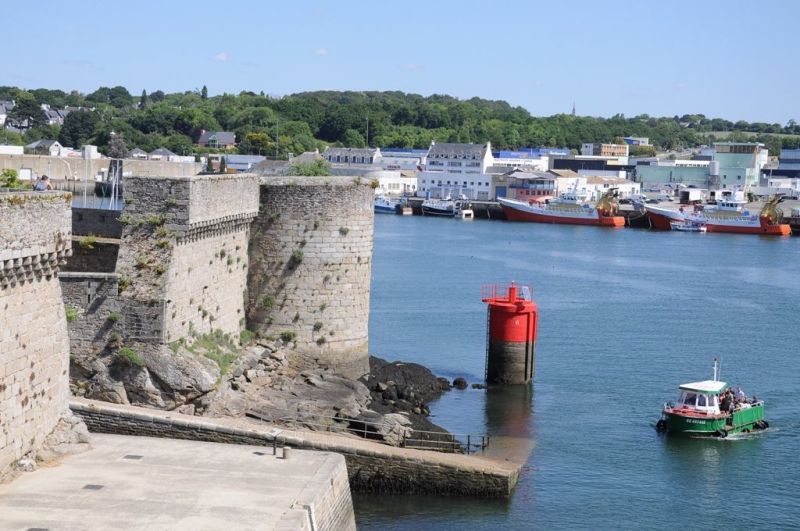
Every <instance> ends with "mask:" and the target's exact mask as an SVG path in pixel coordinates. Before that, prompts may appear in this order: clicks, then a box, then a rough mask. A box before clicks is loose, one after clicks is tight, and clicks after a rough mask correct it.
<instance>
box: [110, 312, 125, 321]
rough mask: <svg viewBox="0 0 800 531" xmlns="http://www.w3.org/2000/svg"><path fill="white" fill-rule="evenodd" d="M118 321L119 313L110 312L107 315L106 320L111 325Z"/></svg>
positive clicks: (120, 316)
mask: <svg viewBox="0 0 800 531" xmlns="http://www.w3.org/2000/svg"><path fill="white" fill-rule="evenodd" d="M120 319H122V315H121V314H120V313H119V312H111V313H110V314H108V320H109V321H111V322H112V323H116V322H117V321H119V320H120Z"/></svg>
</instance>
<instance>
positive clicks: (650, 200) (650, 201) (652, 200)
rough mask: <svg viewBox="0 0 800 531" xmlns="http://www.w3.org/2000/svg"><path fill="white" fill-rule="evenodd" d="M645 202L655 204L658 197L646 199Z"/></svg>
mask: <svg viewBox="0 0 800 531" xmlns="http://www.w3.org/2000/svg"><path fill="white" fill-rule="evenodd" d="M645 202H646V203H649V204H651V205H657V204H658V199H648V200H647V201H645Z"/></svg>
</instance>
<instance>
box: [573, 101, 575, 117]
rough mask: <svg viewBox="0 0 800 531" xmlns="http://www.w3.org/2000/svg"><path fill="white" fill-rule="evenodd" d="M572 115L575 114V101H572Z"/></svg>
mask: <svg viewBox="0 0 800 531" xmlns="http://www.w3.org/2000/svg"><path fill="white" fill-rule="evenodd" d="M572 116H575V101H574V100H573V101H572Z"/></svg>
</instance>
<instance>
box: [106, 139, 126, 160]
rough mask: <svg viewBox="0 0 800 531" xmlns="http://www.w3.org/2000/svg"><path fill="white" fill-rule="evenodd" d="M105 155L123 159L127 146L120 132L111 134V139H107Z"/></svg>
mask: <svg viewBox="0 0 800 531" xmlns="http://www.w3.org/2000/svg"><path fill="white" fill-rule="evenodd" d="M106 155H108V157H110V158H112V159H124V158H125V157H127V156H128V146H127V144H126V143H125V139H124V138H122V135H121V134H119V133H117V134H112V135H111V139H110V140H109V141H108V148H107V149H106Z"/></svg>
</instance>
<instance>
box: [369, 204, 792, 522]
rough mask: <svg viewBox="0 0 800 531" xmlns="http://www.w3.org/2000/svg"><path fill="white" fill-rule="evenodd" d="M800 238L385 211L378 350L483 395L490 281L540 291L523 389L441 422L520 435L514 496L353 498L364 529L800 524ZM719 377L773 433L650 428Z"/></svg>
mask: <svg viewBox="0 0 800 531" xmlns="http://www.w3.org/2000/svg"><path fill="white" fill-rule="evenodd" d="M798 273H800V238H770V237H761V236H751V235H725V234H719V235H718V234H697V233H678V232H654V231H647V230H634V229H616V230H615V229H602V228H597V227H574V226H566V225H543V224H534V223H509V222H499V221H485V220H475V221H466V222H465V221H460V220H451V219H433V218H425V217H416V216H415V217H411V218H409V217H401V216H377V217H376V220H375V253H374V262H373V280H372V300H371V304H372V306H371V318H370V350H371V352H372V353H374V354H376V355H378V356H381V357H384V358H387V359H389V360H406V361H412V362H417V363H421V364H424V365H426V366H428V367H429V368H431V370H433V372H434V373H436V374H437V375H441V376H446V377H448V378H451V379H452V378H454V377H456V376H463V377H464V378H466V379H467V381H468V382H470V383H473V382H481V381H482V380H483V375H484V359H485V348H486V335H485V334H486V308H485V306H484V305H483V304H482V303H481V301H480V287H481V285H483V284H489V283H494V282H498V283H505V282H508V281H511V280H515V281H517V282H521V283H530V284H533V286H534V298H535V300H536V302H537V304H538V306H539V310H540V319H539V336H538V341H537V345H536V373H535V376H534V383H533V385H532V386H530V387H528V386H517V387H507V388H498V389H490V390H488V391H487V390H479V389H468V390H464V391H459V390H455V389H454V390H452V391H450V392H448V393H446V394H445V395H444V397H443V398H441V399H440V400H439V401H438V402H436V403H434V404H433V407H432V420H433V421H434V422H436V423H438V424H440V425H442V426H444V427H445V428H447V429H449V430H451V431H453V432H459V433H489V434H491V435H494V436H498V437H508V438H510V439H509V440H511V441H513V440H515V439H514V438H516V439H517V440H523V441H529V442H532V444H533V450H532V451H531V452H530V455H529V457H528V459H527V462H526V464H525V466H524V467H523V470H522V473H521V476H520V481H519V484H518V485H517V487H516V489H515V491H514V494H513V496H512V497H511V498H510V499H509V500H479V499H459V498H446V497H435V496H389V495H384V494H381V495H366V494H357V495H355V496H354V502H355V507H356V518H357V523H358V526H359V529H381V530H386V529H397V530H400V529H425V530H427V529H460V530H464V529H549V528H567V529H620V528H625V529H634V528H635V529H639V528H652V529H668V528H670V529H672V528H682V527H683V528H690V529H695V528H713V527H723V528H725V529H746V528H783V529H785V528H792V527H795V528H797V527H798V526H800V498H798V493H799V492H800V475H798V473H797V471H798V467H799V466H800V413H798V400H799V399H800V359H799V356H800V348H798V335H797V334H798V329H799V327H798V325H799V324H800V274H798ZM713 356H719V357H720V359H721V360H722V361H721V363H722V373H721V379H722V380H724V381H727V382H729V383H730V384H732V385H741V386H742V387H743V389H744V390H745V392H747V393H748V394H749V395H752V394H757V395H758V397H759V398H762V399H764V400H765V402H766V416H767V420H768V421H769V423H770V425H771V428H770V429H769V430H767V431H766V432H764V433H762V434H759V435H754V436H748V437H743V438H739V439H726V440H688V439H674V438H667V437H665V436H663V435H661V434H659V433H657V432H656V430H655V429H654V424H655V422H656V420H658V418H659V413H660V409H661V407H662V404H663V403H664V401H667V400H674V399H675V398H676V396H677V385H678V384H680V383H685V382H689V381H695V380H703V379H710V378H711V370H712V363H711V360H712V357H713Z"/></svg>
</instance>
